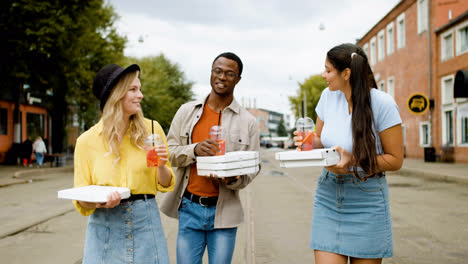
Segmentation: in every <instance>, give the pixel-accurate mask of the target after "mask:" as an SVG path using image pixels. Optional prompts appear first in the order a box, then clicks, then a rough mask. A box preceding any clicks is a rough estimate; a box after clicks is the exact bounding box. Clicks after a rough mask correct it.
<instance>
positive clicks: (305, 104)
mask: <svg viewBox="0 0 468 264" xmlns="http://www.w3.org/2000/svg"><path fill="white" fill-rule="evenodd" d="M303 100H304V101H303V105H304V117H306V116H307V97H306V91H305V88H304V99H303Z"/></svg>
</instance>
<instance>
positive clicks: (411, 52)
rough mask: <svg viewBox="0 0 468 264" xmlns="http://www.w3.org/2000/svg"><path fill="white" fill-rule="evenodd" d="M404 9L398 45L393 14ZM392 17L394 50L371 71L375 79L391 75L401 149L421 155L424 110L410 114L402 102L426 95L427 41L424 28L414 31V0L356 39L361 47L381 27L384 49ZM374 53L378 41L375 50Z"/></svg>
mask: <svg viewBox="0 0 468 264" xmlns="http://www.w3.org/2000/svg"><path fill="white" fill-rule="evenodd" d="M403 12H404V13H405V33H406V34H405V46H404V47H403V48H400V49H398V46H397V35H398V27H397V17H398V16H399V15H400V14H402V13H403ZM392 21H393V26H394V53H392V54H390V55H387V52H385V57H384V58H383V60H381V61H378V60H377V63H376V64H375V65H374V66H373V67H372V68H373V71H374V75H376V76H379V79H378V80H377V83H378V82H380V81H382V80H385V89H387V88H388V87H387V85H388V82H387V80H388V79H389V78H390V77H392V76H393V77H394V87H395V97H394V98H395V101H396V103H397V105H398V107H399V109H400V115H401V118H402V120H403V125H404V127H405V151H406V156H407V157H413V158H422V157H424V148H423V147H421V146H420V144H419V125H420V123H421V122H423V121H428V119H429V118H428V112H426V113H425V114H422V115H414V114H412V113H410V112H409V110H408V108H407V106H406V104H407V100H408V98H409V97H410V96H411V95H412V94H413V93H416V92H418V93H423V94H425V95H426V96H428V76H429V74H428V64H429V62H428V57H429V56H428V46H427V45H428V43H427V35H428V33H427V31H424V32H422V33H421V34H418V25H417V2H416V1H412V0H409V1H402V2H401V3H400V4H398V5H397V6H396V7H395V8H394V9H393V10H392V11H391V12H390V13H389V14H387V16H385V17H384V18H383V19H382V20H381V21H380V22H379V23H378V24H377V25H376V26H375V27H374V28H373V29H372V30H371V31H370V32H369V33H368V34H366V35H365V37H364V38H363V39H362V40H361V41H359V42H358V45H360V46H361V47H362V46H364V44H366V43H368V45H369V50H370V40H371V38H372V37H376V38H377V34H378V32H379V31H380V30H382V29H384V30H385V49H387V40H386V38H387V34H386V27H387V25H388V24H389V23H390V22H392ZM377 54H378V45H377V52H376V55H377Z"/></svg>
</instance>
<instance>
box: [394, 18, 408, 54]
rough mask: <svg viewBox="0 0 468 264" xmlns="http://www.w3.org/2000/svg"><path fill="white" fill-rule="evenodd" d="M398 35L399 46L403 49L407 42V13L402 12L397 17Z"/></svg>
mask: <svg viewBox="0 0 468 264" xmlns="http://www.w3.org/2000/svg"><path fill="white" fill-rule="evenodd" d="M401 22H403V33H400V30H401V28H400V24H401ZM396 29H397V31H396V36H397V48H398V49H401V48H404V47H405V42H406V22H405V13H401V14H400V15H399V16H398V17H397V22H396Z"/></svg>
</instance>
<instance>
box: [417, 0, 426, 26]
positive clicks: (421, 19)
mask: <svg viewBox="0 0 468 264" xmlns="http://www.w3.org/2000/svg"><path fill="white" fill-rule="evenodd" d="M427 2H428V1H427V0H418V34H420V33H422V32H424V31H426V30H427V22H428V19H427V17H428V12H427V10H428V8H427Z"/></svg>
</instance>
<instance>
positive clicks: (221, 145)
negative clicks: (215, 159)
mask: <svg viewBox="0 0 468 264" xmlns="http://www.w3.org/2000/svg"><path fill="white" fill-rule="evenodd" d="M216 143H218V145H219V152H216V156H222V155H224V154H226V140H224V139H218V140H216Z"/></svg>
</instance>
